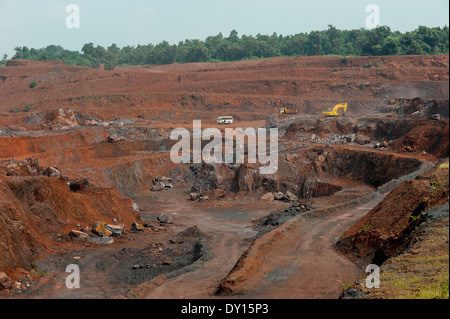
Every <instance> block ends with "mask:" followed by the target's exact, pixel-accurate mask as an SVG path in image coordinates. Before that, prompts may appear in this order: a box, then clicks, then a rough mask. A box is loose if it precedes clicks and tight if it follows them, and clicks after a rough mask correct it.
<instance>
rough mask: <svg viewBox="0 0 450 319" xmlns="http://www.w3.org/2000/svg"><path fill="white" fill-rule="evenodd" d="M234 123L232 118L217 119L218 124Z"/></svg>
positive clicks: (222, 117)
mask: <svg viewBox="0 0 450 319" xmlns="http://www.w3.org/2000/svg"><path fill="white" fill-rule="evenodd" d="M231 123H233V117H232V116H219V117H218V118H217V124H231Z"/></svg>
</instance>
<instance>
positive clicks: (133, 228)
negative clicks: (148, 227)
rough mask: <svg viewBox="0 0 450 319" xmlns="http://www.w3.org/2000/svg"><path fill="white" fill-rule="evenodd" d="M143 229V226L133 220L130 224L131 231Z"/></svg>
mask: <svg viewBox="0 0 450 319" xmlns="http://www.w3.org/2000/svg"><path fill="white" fill-rule="evenodd" d="M144 229H145V228H144V226H143V225H141V224H139V223H136V222H133V223H132V224H131V230H132V231H144Z"/></svg>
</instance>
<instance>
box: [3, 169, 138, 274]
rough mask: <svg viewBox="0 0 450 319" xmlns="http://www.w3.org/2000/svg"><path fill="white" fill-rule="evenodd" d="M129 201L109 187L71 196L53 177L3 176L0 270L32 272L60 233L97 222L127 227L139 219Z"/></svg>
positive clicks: (56, 242)
mask: <svg viewBox="0 0 450 319" xmlns="http://www.w3.org/2000/svg"><path fill="white" fill-rule="evenodd" d="M137 217H138V216H136V215H135V212H134V211H133V209H132V207H131V205H130V201H125V200H124V199H123V196H122V195H121V194H120V193H119V192H118V191H116V190H112V189H92V190H91V191H87V190H85V191H84V192H83V193H74V192H72V191H70V190H69V186H68V185H67V184H66V183H64V182H62V181H61V180H57V179H54V178H50V177H46V176H37V177H17V176H16V177H5V176H1V175H0V229H2V231H1V232H0V254H1V259H0V270H4V271H5V272H7V269H13V268H17V267H20V268H25V269H29V268H30V263H31V262H32V261H33V260H34V258H36V257H37V255H38V254H41V253H42V252H48V251H50V249H51V248H52V247H55V245H60V243H59V242H58V238H59V237H58V234H62V235H67V234H68V232H69V231H70V230H72V229H75V230H78V229H79V228H80V226H83V227H86V226H87V227H88V228H90V226H91V225H92V223H93V222H94V221H95V220H104V221H106V222H111V223H112V218H116V220H117V222H118V223H120V224H125V225H126V228H128V229H131V223H132V222H133V221H135V220H136V219H137Z"/></svg>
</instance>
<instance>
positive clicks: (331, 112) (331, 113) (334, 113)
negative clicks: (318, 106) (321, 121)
mask: <svg viewBox="0 0 450 319" xmlns="http://www.w3.org/2000/svg"><path fill="white" fill-rule="evenodd" d="M340 108H344V115H346V114H347V103H340V104H337V105H336V106H335V107H334V108H333V109H331V108H330V109H328V111H323V112H322V114H323V115H325V116H339V113H338V110H339V109H340Z"/></svg>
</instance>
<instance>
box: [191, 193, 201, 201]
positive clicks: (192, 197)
mask: <svg viewBox="0 0 450 319" xmlns="http://www.w3.org/2000/svg"><path fill="white" fill-rule="evenodd" d="M189 196H190V199H191V201H196V200H197V199H198V198H199V196H198V194H197V193H190V194H189Z"/></svg>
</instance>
